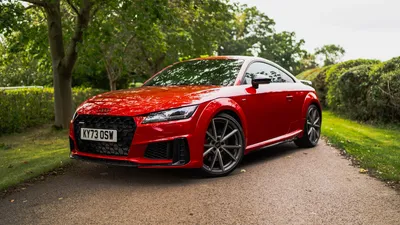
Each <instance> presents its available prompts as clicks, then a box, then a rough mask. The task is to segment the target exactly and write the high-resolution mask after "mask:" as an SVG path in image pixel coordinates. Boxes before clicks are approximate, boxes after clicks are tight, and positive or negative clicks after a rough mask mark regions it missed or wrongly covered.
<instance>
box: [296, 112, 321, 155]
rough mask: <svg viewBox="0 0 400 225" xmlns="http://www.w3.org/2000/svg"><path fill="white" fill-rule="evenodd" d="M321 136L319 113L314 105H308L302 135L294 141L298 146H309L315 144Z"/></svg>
mask: <svg viewBox="0 0 400 225" xmlns="http://www.w3.org/2000/svg"><path fill="white" fill-rule="evenodd" d="M320 136H321V113H320V111H319V109H318V107H317V106H316V105H310V106H309V107H308V111H307V117H306V123H305V124H304V134H303V137H301V138H299V139H296V140H295V141H294V143H295V144H296V145H297V146H298V147H300V148H311V147H314V146H316V145H317V143H318V141H319V138H320Z"/></svg>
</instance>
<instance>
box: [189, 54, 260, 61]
mask: <svg viewBox="0 0 400 225" xmlns="http://www.w3.org/2000/svg"><path fill="white" fill-rule="evenodd" d="M207 59H243V60H254V59H260V60H265V59H263V58H260V57H255V56H244V55H220V56H207V57H201V58H194V59H191V60H207Z"/></svg>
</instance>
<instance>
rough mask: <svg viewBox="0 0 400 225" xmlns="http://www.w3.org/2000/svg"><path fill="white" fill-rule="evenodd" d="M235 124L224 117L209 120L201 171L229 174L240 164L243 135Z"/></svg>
mask: <svg viewBox="0 0 400 225" xmlns="http://www.w3.org/2000/svg"><path fill="white" fill-rule="evenodd" d="M235 122H236V121H235ZM235 122H234V121H232V120H230V119H229V118H225V117H216V118H214V119H212V120H211V122H210V125H209V127H208V129H207V132H206V138H205V141H204V152H203V169H204V170H206V171H207V172H209V173H211V174H225V173H229V172H230V171H231V170H233V169H234V168H235V167H236V166H237V164H238V163H239V162H240V159H241V157H242V155H243V149H244V145H243V144H244V143H243V136H242V135H243V134H242V131H241V128H240V127H239V126H238V125H237V123H235Z"/></svg>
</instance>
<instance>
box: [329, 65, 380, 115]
mask: <svg viewBox="0 0 400 225" xmlns="http://www.w3.org/2000/svg"><path fill="white" fill-rule="evenodd" d="M371 68H372V66H371V65H360V66H356V67H353V68H351V69H349V70H348V71H347V72H344V73H343V74H342V75H341V76H340V77H339V79H338V82H337V93H336V94H337V97H338V99H339V102H340V105H338V106H337V107H336V109H337V110H338V111H340V113H342V114H345V115H347V116H349V117H350V118H352V119H356V120H364V121H365V120H371V119H373V115H371V113H372V109H373V105H371V104H370V102H369V101H368V95H369V92H370V90H371V86H372V85H373V81H374V80H373V79H371V76H370V72H371Z"/></svg>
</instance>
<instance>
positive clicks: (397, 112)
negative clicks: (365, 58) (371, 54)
mask: <svg viewBox="0 0 400 225" xmlns="http://www.w3.org/2000/svg"><path fill="white" fill-rule="evenodd" d="M371 77H372V78H371V79H372V81H373V86H372V87H371V92H370V94H369V96H368V100H369V101H370V102H371V103H370V104H372V105H373V106H374V107H373V111H372V112H373V113H374V115H375V117H376V118H378V119H379V120H382V121H384V122H397V123H399V122H400V57H396V58H393V59H391V60H389V61H386V62H384V63H382V64H379V65H378V66H376V67H374V69H373V71H372V72H371Z"/></svg>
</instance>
